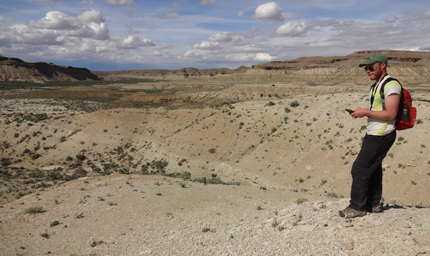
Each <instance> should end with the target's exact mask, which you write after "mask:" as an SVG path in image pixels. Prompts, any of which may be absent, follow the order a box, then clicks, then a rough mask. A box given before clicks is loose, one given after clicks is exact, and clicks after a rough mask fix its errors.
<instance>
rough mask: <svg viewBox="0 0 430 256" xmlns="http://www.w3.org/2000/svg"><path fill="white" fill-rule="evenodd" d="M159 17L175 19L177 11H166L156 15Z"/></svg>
mask: <svg viewBox="0 0 430 256" xmlns="http://www.w3.org/2000/svg"><path fill="white" fill-rule="evenodd" d="M158 18H160V19H177V18H179V14H178V13H177V12H171V13H167V14H164V15H161V16H158Z"/></svg>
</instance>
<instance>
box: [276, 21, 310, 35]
mask: <svg viewBox="0 0 430 256" xmlns="http://www.w3.org/2000/svg"><path fill="white" fill-rule="evenodd" d="M306 32H307V28H306V25H305V24H304V23H301V22H287V23H285V24H284V25H282V26H280V27H279V28H278V29H277V30H276V34H278V35H284V36H301V35H304V34H306Z"/></svg>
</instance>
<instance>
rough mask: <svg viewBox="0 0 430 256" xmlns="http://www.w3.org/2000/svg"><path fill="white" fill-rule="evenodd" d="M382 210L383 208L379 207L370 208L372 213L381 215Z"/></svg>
mask: <svg viewBox="0 0 430 256" xmlns="http://www.w3.org/2000/svg"><path fill="white" fill-rule="evenodd" d="M383 210H384V207H383V206H381V205H377V206H374V207H372V213H381V212H382V211H383Z"/></svg>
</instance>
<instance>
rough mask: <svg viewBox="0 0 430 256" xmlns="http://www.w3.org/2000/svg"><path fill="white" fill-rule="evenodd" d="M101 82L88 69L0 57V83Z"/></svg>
mask: <svg viewBox="0 0 430 256" xmlns="http://www.w3.org/2000/svg"><path fill="white" fill-rule="evenodd" d="M79 80H100V78H99V77H98V76H97V75H96V74H94V73H92V72H91V71H90V70H88V69H86V68H74V67H71V66H57V65H55V64H52V63H49V64H48V63H45V62H35V63H31V62H25V61H22V60H21V59H18V58H9V57H4V56H0V82H4V81H21V82H37V83H43V82H47V81H79Z"/></svg>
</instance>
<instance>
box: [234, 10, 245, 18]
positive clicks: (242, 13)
mask: <svg viewBox="0 0 430 256" xmlns="http://www.w3.org/2000/svg"><path fill="white" fill-rule="evenodd" d="M245 13H246V11H245V10H240V11H239V12H238V13H237V14H236V15H237V16H239V17H242V16H243V15H244V14H245Z"/></svg>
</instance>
